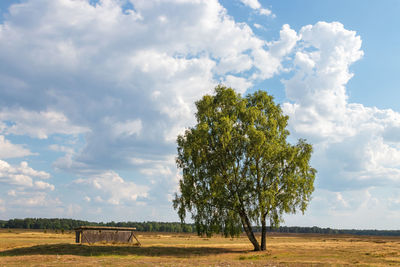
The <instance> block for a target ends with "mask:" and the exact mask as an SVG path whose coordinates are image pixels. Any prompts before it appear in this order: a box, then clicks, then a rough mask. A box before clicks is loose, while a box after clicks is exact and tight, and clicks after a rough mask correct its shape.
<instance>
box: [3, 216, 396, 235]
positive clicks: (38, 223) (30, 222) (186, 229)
mask: <svg viewBox="0 0 400 267" xmlns="http://www.w3.org/2000/svg"><path fill="white" fill-rule="evenodd" d="M83 225H88V226H114V227H115V226H116V227H136V229H137V231H140V232H173V233H195V232H196V226H195V225H194V224H181V223H179V222H107V223H103V222H100V223H96V222H88V221H81V220H73V219H59V218H53V219H44V218H25V219H11V220H8V221H3V220H0V228H19V229H49V230H60V231H65V230H73V229H75V228H77V227H79V226H83ZM254 230H255V231H256V232H257V231H261V228H260V227H257V226H255V227H254ZM269 232H278V233H309V234H352V235H375V236H400V230H357V229H331V228H320V227H317V226H314V227H300V226H281V227H279V228H270V229H269Z"/></svg>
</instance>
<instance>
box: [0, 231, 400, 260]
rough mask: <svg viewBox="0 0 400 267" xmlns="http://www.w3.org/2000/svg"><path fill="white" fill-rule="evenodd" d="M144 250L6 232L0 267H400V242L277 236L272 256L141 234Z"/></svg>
mask: <svg viewBox="0 0 400 267" xmlns="http://www.w3.org/2000/svg"><path fill="white" fill-rule="evenodd" d="M137 235H138V238H139V240H140V241H141V243H142V247H136V246H133V245H129V246H128V245H116V244H114V245H113V244H96V245H80V244H75V243H74V241H75V239H74V238H75V236H74V233H72V232H66V233H64V234H61V233H54V232H47V233H44V232H43V231H27V230H14V229H13V230H11V231H9V230H5V229H3V230H0V266H174V267H175V266H400V238H399V237H365V236H348V235H309V234H308V235H306V234H271V235H269V238H268V251H266V252H253V251H252V250H251V249H252V247H251V244H250V243H249V241H248V240H247V238H246V237H245V236H242V237H240V238H236V239H229V238H223V237H213V238H201V237H197V236H195V235H190V234H166V233H137Z"/></svg>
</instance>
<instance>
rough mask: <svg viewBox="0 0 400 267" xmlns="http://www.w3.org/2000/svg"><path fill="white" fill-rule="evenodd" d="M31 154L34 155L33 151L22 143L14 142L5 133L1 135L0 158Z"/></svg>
mask: <svg viewBox="0 0 400 267" xmlns="http://www.w3.org/2000/svg"><path fill="white" fill-rule="evenodd" d="M30 155H33V153H32V152H31V151H29V149H26V148H25V147H24V146H22V145H16V144H12V143H11V142H10V141H8V140H7V139H5V137H4V136H3V135H0V159H8V158H19V157H25V156H30Z"/></svg>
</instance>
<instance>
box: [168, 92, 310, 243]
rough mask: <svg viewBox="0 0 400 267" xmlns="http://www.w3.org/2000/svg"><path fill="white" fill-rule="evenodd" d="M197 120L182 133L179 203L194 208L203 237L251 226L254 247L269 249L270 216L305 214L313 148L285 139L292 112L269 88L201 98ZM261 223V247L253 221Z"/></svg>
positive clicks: (274, 220)
mask: <svg viewBox="0 0 400 267" xmlns="http://www.w3.org/2000/svg"><path fill="white" fill-rule="evenodd" d="M196 107H197V113H196V119H197V124H196V125H195V126H194V127H193V128H189V129H187V130H186V132H185V134H184V135H179V136H178V138H177V145H178V147H177V150H178V155H177V159H176V162H177V166H178V167H179V168H180V169H182V175H183V177H182V179H181V180H180V182H179V188H180V195H178V194H175V199H174V203H173V204H174V208H175V209H176V210H177V211H178V214H179V217H180V219H181V221H182V222H184V220H185V217H186V212H190V213H191V215H192V219H193V220H194V222H195V226H196V229H197V232H198V234H199V235H203V234H206V235H207V236H210V235H212V234H213V233H221V234H224V235H225V236H232V237H233V236H236V235H239V234H240V233H241V232H242V231H243V230H244V231H245V232H246V234H247V236H248V238H249V240H250V242H251V243H252V244H253V246H254V250H265V249H266V232H267V220H269V224H270V226H273V227H276V226H279V223H280V222H282V216H283V214H284V213H295V212H296V211H297V210H301V211H302V212H303V213H304V211H305V210H306V207H307V205H308V203H309V201H310V198H311V193H312V192H313V191H314V186H313V184H314V177H315V173H316V170H315V169H313V168H312V167H310V165H309V161H310V157H311V153H312V146H311V145H310V144H307V143H306V142H305V140H303V139H300V140H299V141H298V143H297V144H296V145H291V144H290V143H288V141H287V140H286V139H287V137H288V135H289V132H288V130H286V126H287V122H288V116H285V115H283V113H282V110H281V108H280V106H279V105H276V104H275V103H274V102H273V97H272V96H270V95H268V94H267V93H266V92H263V91H258V92H255V93H254V94H251V95H247V96H246V97H242V96H241V95H240V94H237V93H236V92H235V91H234V90H233V89H231V88H226V87H224V86H217V87H216V88H215V95H205V96H204V97H203V98H202V99H201V100H199V101H198V102H196ZM253 224H257V225H261V229H262V230H261V246H260V244H259V242H258V240H257V238H256V237H255V235H254V232H253V229H252V225H253Z"/></svg>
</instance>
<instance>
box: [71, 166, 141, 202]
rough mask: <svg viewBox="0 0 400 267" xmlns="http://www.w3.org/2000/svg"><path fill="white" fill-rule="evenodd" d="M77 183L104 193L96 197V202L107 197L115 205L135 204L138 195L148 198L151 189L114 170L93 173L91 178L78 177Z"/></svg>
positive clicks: (87, 198) (88, 199)
mask: <svg viewBox="0 0 400 267" xmlns="http://www.w3.org/2000/svg"><path fill="white" fill-rule="evenodd" d="M75 183H76V184H80V185H88V186H90V187H92V189H94V192H101V193H103V194H104V195H103V197H101V196H96V197H94V200H95V201H96V202H103V201H104V200H103V199H106V200H105V201H107V203H109V204H113V205H120V204H127V205H129V204H130V203H131V204H134V203H135V202H136V201H137V198H138V197H142V198H146V197H147V196H148V190H149V188H148V187H147V186H142V185H137V184H135V183H133V182H129V181H125V180H124V179H122V178H121V177H120V176H119V175H118V174H117V173H115V172H113V171H107V172H104V173H101V174H98V175H92V176H91V177H89V178H81V179H77V180H75ZM85 199H86V200H87V201H90V199H91V197H89V196H86V197H85Z"/></svg>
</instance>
